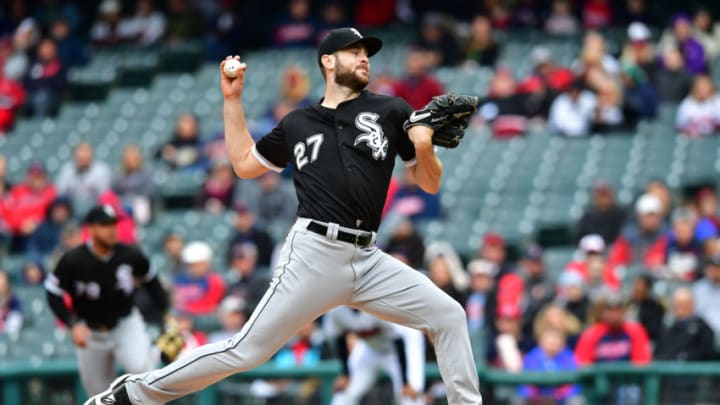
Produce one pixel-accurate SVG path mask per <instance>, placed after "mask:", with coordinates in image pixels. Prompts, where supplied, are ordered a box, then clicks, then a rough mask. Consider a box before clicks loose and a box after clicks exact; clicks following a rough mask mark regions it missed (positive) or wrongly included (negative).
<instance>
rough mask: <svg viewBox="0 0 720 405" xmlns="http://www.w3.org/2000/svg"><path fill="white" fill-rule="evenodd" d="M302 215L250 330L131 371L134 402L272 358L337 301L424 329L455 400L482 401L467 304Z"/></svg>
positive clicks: (162, 398) (198, 385)
mask: <svg viewBox="0 0 720 405" xmlns="http://www.w3.org/2000/svg"><path fill="white" fill-rule="evenodd" d="M310 221H311V220H310V219H307V218H300V219H298V220H297V222H296V223H295V225H294V226H293V227H292V229H291V230H290V232H289V234H288V236H287V238H286V239H285V243H284V245H283V247H282V250H281V252H280V256H279V260H278V265H277V267H276V269H275V271H274V274H273V278H272V281H271V282H270V287H269V288H268V290H267V292H266V293H265V295H264V296H263V298H262V300H261V301H260V303H259V304H258V306H257V308H256V309H255V311H254V312H253V314H252V315H251V316H250V318H249V319H248V321H247V323H246V324H245V326H244V327H243V329H242V330H241V331H240V332H239V333H238V334H236V335H235V336H233V337H231V338H230V339H227V340H225V341H221V342H217V343H213V344H209V345H205V346H202V347H199V348H197V349H196V350H194V351H192V352H190V353H188V354H187V355H186V356H184V357H183V358H181V359H179V360H177V361H175V362H173V363H171V364H170V365H168V366H166V367H164V368H162V369H159V370H154V371H150V372H147V373H144V374H140V375H136V376H132V377H131V378H130V379H129V381H128V383H127V384H126V390H127V393H128V396H129V397H130V400H131V402H132V403H133V404H138V405H155V404H164V403H166V402H168V401H171V400H173V399H176V398H179V397H182V396H185V395H187V394H190V393H192V392H195V391H199V390H201V389H203V388H205V387H207V386H208V385H210V384H213V383H215V382H217V381H220V380H222V379H223V378H225V377H228V376H230V375H232V374H235V373H238V372H241V371H245V370H250V369H252V368H254V367H256V366H259V365H260V364H262V363H264V362H265V361H267V360H268V359H269V358H270V357H271V356H272V355H273V354H274V353H275V352H276V351H277V350H279V349H280V348H281V347H282V346H283V344H285V342H287V341H288V340H289V339H290V338H291V337H292V336H293V335H294V334H295V333H296V331H297V330H298V329H299V328H300V327H301V326H303V325H304V324H306V323H307V322H309V321H311V320H313V319H315V318H317V317H318V316H320V315H322V314H323V313H325V312H327V311H328V310H330V309H332V308H334V307H336V306H338V305H349V306H351V307H355V308H358V309H360V310H363V311H366V312H368V313H370V314H372V315H375V316H377V317H378V318H381V319H384V320H386V321H389V322H394V323H398V324H402V325H405V326H408V327H411V328H415V329H419V330H422V331H423V332H425V333H426V334H427V335H428V337H429V338H430V340H431V341H432V342H433V344H434V346H435V351H436V353H437V358H438V366H439V369H440V373H441V375H442V378H443V380H444V381H445V384H446V386H447V391H448V392H447V397H448V402H449V403H450V404H451V405H461V404H462V405H479V404H481V403H482V398H481V396H480V391H479V382H478V375H477V369H476V368H475V363H474V361H473V355H472V351H471V349H470V338H469V337H468V330H467V321H466V316H465V311H464V310H463V308H462V306H460V304H458V303H457V302H455V301H454V300H453V299H452V298H450V297H449V296H448V295H447V294H445V293H444V292H442V291H441V290H440V289H439V288H438V287H436V286H435V285H434V284H433V283H432V281H430V279H428V278H427V277H426V276H424V275H423V274H421V273H419V272H417V271H416V270H414V269H412V268H410V267H408V266H407V265H405V264H403V263H401V262H400V261H398V260H396V259H394V258H393V257H391V256H390V255H388V254H386V253H384V252H383V251H381V250H380V249H378V248H376V247H375V246H370V247H364V248H363V247H359V246H355V245H353V244H350V243H347V242H342V241H338V240H336V237H337V232H338V230H343V231H346V232H354V230H352V229H348V228H343V227H338V225H337V224H325V225H327V226H328V234H327V235H325V236H323V235H318V234H316V233H313V232H311V231H308V230H307V226H308V224H309V223H310Z"/></svg>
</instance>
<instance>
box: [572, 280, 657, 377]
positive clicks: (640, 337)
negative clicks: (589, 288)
mask: <svg viewBox="0 0 720 405" xmlns="http://www.w3.org/2000/svg"><path fill="white" fill-rule="evenodd" d="M598 310H599V314H600V315H599V319H598V321H597V322H596V323H595V324H594V325H592V326H590V327H589V328H588V329H586V330H585V331H584V332H583V333H582V335H580V340H579V341H578V344H577V347H576V349H575V355H576V356H577V361H578V364H580V365H582V366H586V365H591V364H596V363H602V362H612V361H630V362H632V363H633V364H637V365H640V364H646V363H648V362H650V361H651V360H652V353H651V347H650V340H649V339H648V336H647V332H646V331H645V329H644V328H643V327H642V325H640V324H638V323H635V322H628V321H626V320H625V304H624V303H623V302H622V298H620V297H619V296H618V295H617V294H608V296H607V297H604V298H602V299H600V300H599V302H598Z"/></svg>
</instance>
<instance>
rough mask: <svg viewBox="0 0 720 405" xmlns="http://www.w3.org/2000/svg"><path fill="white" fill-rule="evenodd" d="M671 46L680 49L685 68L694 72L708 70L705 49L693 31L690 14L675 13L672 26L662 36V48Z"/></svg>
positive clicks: (660, 45)
mask: <svg viewBox="0 0 720 405" xmlns="http://www.w3.org/2000/svg"><path fill="white" fill-rule="evenodd" d="M670 47H674V48H678V49H680V52H681V53H682V55H683V59H684V60H685V68H686V69H687V71H688V72H690V73H692V74H698V73H704V72H707V64H706V61H705V51H704V50H703V46H702V44H701V43H700V42H699V41H698V40H697V39H695V37H694V36H693V32H692V26H691V22H690V16H689V15H687V14H686V13H676V14H675V15H673V17H672V19H671V22H670V28H669V29H667V30H666V31H665V32H664V33H663V35H662V37H661V38H660V44H659V48H660V49H667V48H670Z"/></svg>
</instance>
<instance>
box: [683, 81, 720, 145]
mask: <svg viewBox="0 0 720 405" xmlns="http://www.w3.org/2000/svg"><path fill="white" fill-rule="evenodd" d="M675 126H676V127H677V130H678V131H680V132H682V133H684V134H686V135H689V136H693V137H697V136H705V135H711V134H713V133H716V132H717V130H718V126H720V96H718V94H717V93H716V92H715V84H714V83H713V81H712V78H711V77H710V76H707V75H704V74H701V75H697V76H695V78H694V79H693V84H692V90H691V92H690V94H689V95H688V96H687V97H685V99H684V100H683V101H682V103H680V107H679V108H678V111H677V117H676V119H675Z"/></svg>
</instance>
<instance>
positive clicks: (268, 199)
mask: <svg viewBox="0 0 720 405" xmlns="http://www.w3.org/2000/svg"><path fill="white" fill-rule="evenodd" d="M235 201H236V203H237V204H239V205H244V206H246V207H247V208H248V210H250V212H252V213H253V215H255V218H257V221H258V223H259V224H260V225H262V226H270V225H273V224H290V223H291V222H292V221H294V220H295V216H296V214H295V213H296V211H297V204H298V203H297V196H296V194H295V190H294V189H293V186H292V183H291V182H290V181H287V180H284V179H283V178H282V176H281V175H280V174H278V173H276V172H274V171H268V172H266V173H264V174H262V175H261V176H260V177H259V178H258V179H257V180H254V181H247V180H244V181H240V182H237V185H236V191H235Z"/></svg>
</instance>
